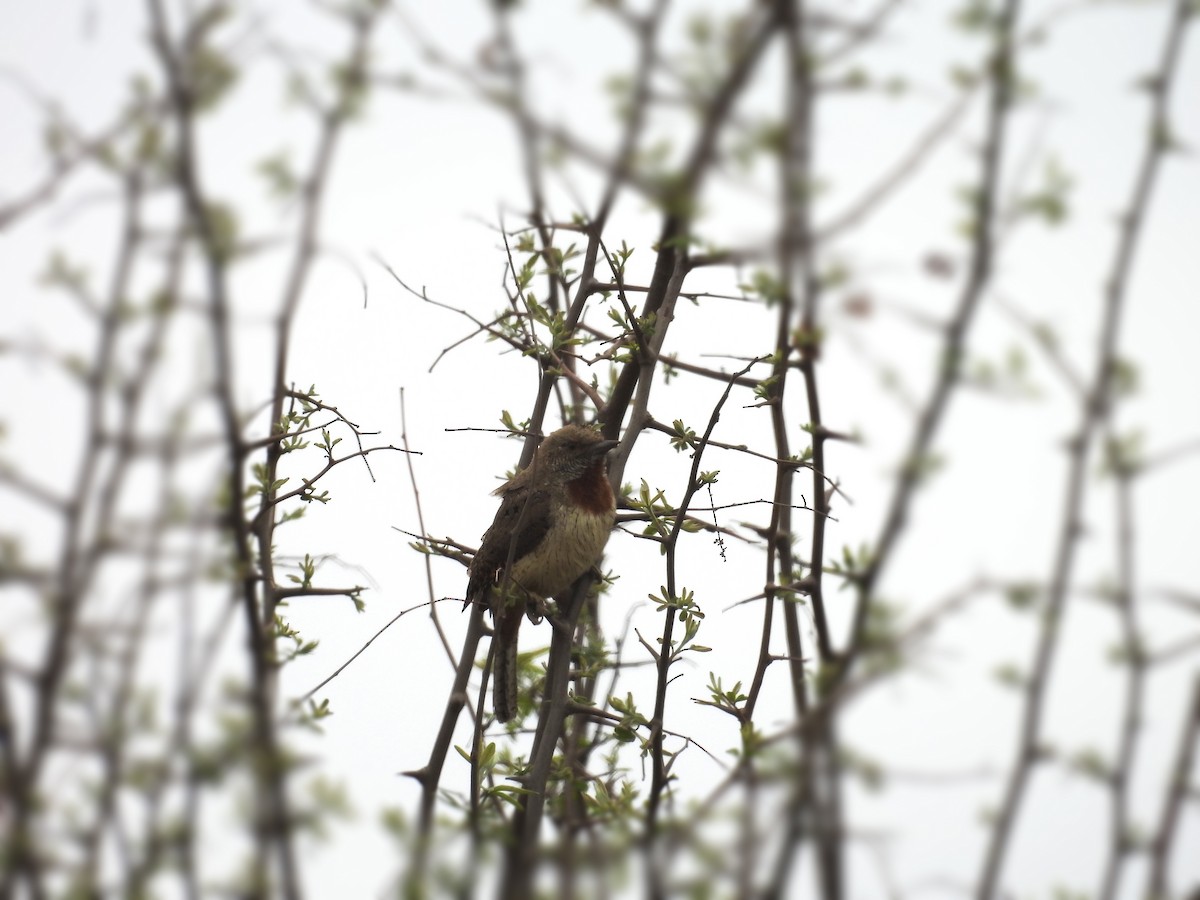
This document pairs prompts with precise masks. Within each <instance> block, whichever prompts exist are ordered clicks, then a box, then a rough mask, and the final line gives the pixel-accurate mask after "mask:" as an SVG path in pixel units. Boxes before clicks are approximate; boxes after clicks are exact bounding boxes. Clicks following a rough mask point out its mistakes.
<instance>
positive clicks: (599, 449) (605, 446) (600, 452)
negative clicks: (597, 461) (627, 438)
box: [592, 441, 620, 456]
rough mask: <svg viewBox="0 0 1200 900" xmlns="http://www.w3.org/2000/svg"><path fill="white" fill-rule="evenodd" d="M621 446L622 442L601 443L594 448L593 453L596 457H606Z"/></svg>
mask: <svg viewBox="0 0 1200 900" xmlns="http://www.w3.org/2000/svg"><path fill="white" fill-rule="evenodd" d="M619 446H620V441H601V442H600V443H598V444H597V445H596V446H595V447H593V448H592V452H593V453H594V454H596V456H604V455H605V454H606V453H608V452H609V451H610V450H614V449H616V448H617V447H619Z"/></svg>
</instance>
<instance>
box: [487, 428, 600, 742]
mask: <svg viewBox="0 0 1200 900" xmlns="http://www.w3.org/2000/svg"><path fill="white" fill-rule="evenodd" d="M616 446H617V442H616V441H607V440H605V439H604V438H603V437H601V436H600V435H599V434H598V433H597V432H595V431H592V430H591V429H590V428H584V427H583V426H581V425H567V426H565V427H563V428H560V429H558V431H556V432H554V433H553V434H551V435H550V436H549V437H547V438H546V439H545V440H544V441H542V444H541V446H539V447H538V449H537V453H535V454H534V456H533V462H531V463H530V464H529V466H528V467H526V468H524V469H522V470H521V471H520V472H518V473H517V474H516V475H514V476H513V477H512V478H510V479H509V480H508V481H507V482H505V483H504V484H503V485H502V486H501V487H499V488H498V489H497V490H496V491H495V493H496V494H497V495H498V496H499V497H500V498H501V500H500V509H499V510H498V511H497V512H496V519H495V521H493V522H492V527H491V528H489V529H488V530H487V533H486V534H484V536H483V541H482V542H481V543H480V546H479V552H477V553H476V554H475V557H474V559H472V560H471V565H470V567H469V569H468V575H469V580H468V582H467V602H469V603H480V604H484V603H486V604H487V606H488V607H489V608H490V609H491V611H492V617H493V619H494V620H495V627H494V632H495V633H494V637H493V638H492V640H493V642H494V646H495V650H494V652H493V653H492V703H493V705H494V707H495V711H496V718H497V719H499V720H500V721H501V722H507V721H508V720H509V719H511V718H512V717H513V715H515V714H516V711H517V632H518V631H519V629H520V627H521V619H522V618H523V617H524V615H525V611H526V608H527V607H528V608H529V609H530V610H531V611H536V610H538V609H540V607H541V604H542V602H543V601H545V600H546V599H547V598H550V597H555V596H557V595H559V594H561V593H562V592H563V591H565V590H566V589H567V588H569V587H570V586H571V585H572V584H574V583H575V580H576V579H577V578H579V576H580V575H582V574H583V573H584V572H586V571H587V570H588V569H589V568H591V567H592V566H593V565H595V564H596V562H597V561H598V560H599V559H600V554H601V553H603V552H604V545H605V544H606V543H608V535H609V532H610V531H612V527H613V522H614V520H615V515H616V505H615V503H614V501H613V493H612V488H611V487H609V484H608V471H607V466H606V462H605V457H606V455H607V454H608V452H609V451H610V450H612V449H613V448H614V447H616Z"/></svg>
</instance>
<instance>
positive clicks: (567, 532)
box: [513, 507, 613, 598]
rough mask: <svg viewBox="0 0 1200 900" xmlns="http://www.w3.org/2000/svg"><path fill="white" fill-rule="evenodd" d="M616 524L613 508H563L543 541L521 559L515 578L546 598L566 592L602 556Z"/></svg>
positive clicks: (529, 589) (521, 584) (520, 583)
mask: <svg viewBox="0 0 1200 900" xmlns="http://www.w3.org/2000/svg"><path fill="white" fill-rule="evenodd" d="M612 526H613V513H612V512H605V513H602V514H596V513H592V512H584V511H583V510H580V509H579V508H578V507H573V508H569V510H568V511H560V512H559V515H558V517H557V519H556V521H555V522H554V524H553V525H552V526H551V528H550V530H549V531H548V532H547V533H546V536H545V538H543V539H542V541H541V543H539V544H538V546H537V547H536V548H535V549H534V550H533V551H532V552H531V553H529V554H527V555H526V556H523V557H522V558H521V559H519V560H517V562H516V564H515V565H514V566H513V580H514V581H516V583H517V584H519V585H520V586H521V587H523V588H524V589H525V590H527V591H529V592H530V593H533V594H537V595H538V596H540V597H543V598H546V597H554V596H556V595H558V594H560V593H562V592H563V591H565V590H566V589H567V588H569V587H570V586H571V585H572V584H573V583H574V581H575V579H577V578H578V577H579V576H580V575H582V574H583V573H584V572H586V571H587V570H588V569H589V568H591V567H592V566H593V565H594V564H595V563H596V561H597V560H598V559H599V558H600V554H601V553H603V552H604V545H605V544H606V543H607V542H608V534H609V532H610V531H611V530H612Z"/></svg>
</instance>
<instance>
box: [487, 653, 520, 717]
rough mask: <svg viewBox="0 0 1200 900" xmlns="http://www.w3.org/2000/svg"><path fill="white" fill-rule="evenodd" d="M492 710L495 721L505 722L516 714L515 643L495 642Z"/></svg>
mask: <svg viewBox="0 0 1200 900" xmlns="http://www.w3.org/2000/svg"><path fill="white" fill-rule="evenodd" d="M492 708H493V709H494V710H495V711H496V719H497V720H498V721H500V722H507V721H508V720H509V719H511V718H512V717H513V716H515V715H516V714H517V642H516V641H515V640H501V641H498V642H497V645H496V652H495V654H494V656H493V659H492Z"/></svg>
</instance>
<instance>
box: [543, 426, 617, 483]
mask: <svg viewBox="0 0 1200 900" xmlns="http://www.w3.org/2000/svg"><path fill="white" fill-rule="evenodd" d="M616 446H617V442H616V441H609V440H605V439H604V437H603V436H602V435H601V434H600V433H599V432H596V431H593V430H592V429H590V428H585V427H584V426H582V425H565V426H563V427H562V428H560V429H558V431H556V432H554V433H553V434H551V435H548V436H547V437H546V439H545V440H544V441H542V443H541V446H539V447H538V450H537V458H536V459H535V460H534V465H535V466H537V468H538V470H539V472H540V473H541V475H542V477H558V478H560V479H562V480H563V481H573V480H574V479H576V478H579V477H580V476H582V475H584V474H586V473H587V472H588V471H589V470H590V469H591V468H592V467H593V466H594V465H595V464H596V463H597V462H599V461H601V460H603V459H604V456H605V454H606V453H608V451H610V450H612V449H613V448H614V447H616Z"/></svg>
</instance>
